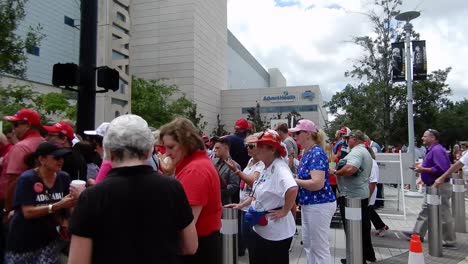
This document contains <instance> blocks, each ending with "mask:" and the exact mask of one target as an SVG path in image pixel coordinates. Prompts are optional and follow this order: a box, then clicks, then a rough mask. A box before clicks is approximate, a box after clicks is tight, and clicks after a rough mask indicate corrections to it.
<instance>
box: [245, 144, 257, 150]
mask: <svg viewBox="0 0 468 264" xmlns="http://www.w3.org/2000/svg"><path fill="white" fill-rule="evenodd" d="M245 147H246V148H248V149H253V148H255V147H256V145H255V144H247V145H245Z"/></svg>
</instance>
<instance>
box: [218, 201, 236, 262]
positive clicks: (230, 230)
mask: <svg viewBox="0 0 468 264" xmlns="http://www.w3.org/2000/svg"><path fill="white" fill-rule="evenodd" d="M237 233H238V232H237V209H234V208H225V207H223V218H222V219H221V234H222V240H223V263H222V264H237Z"/></svg>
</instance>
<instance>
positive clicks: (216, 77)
mask: <svg viewBox="0 0 468 264" xmlns="http://www.w3.org/2000/svg"><path fill="white" fill-rule="evenodd" d="M194 28H195V30H194V36H195V39H194V40H195V49H194V54H195V57H194V61H195V76H194V81H195V83H194V101H195V103H196V104H197V111H198V112H199V113H201V114H202V115H203V116H204V120H203V121H207V122H208V126H207V128H206V129H205V133H210V132H211V131H212V130H213V128H215V126H216V116H217V115H218V113H219V112H220V110H221V90H224V89H226V85H227V76H226V72H227V70H226V67H227V56H226V46H227V45H226V43H227V30H226V29H227V1H226V0H221V1H220V0H204V1H195V24H194Z"/></svg>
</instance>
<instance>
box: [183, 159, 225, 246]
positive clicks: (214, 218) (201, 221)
mask: <svg viewBox="0 0 468 264" xmlns="http://www.w3.org/2000/svg"><path fill="white" fill-rule="evenodd" d="M175 177H176V179H177V180H179V181H180V183H181V184H182V186H183V187H184V190H185V193H186V195H187V198H188V201H189V204H190V205H191V206H202V210H201V212H200V216H199V217H198V220H197V223H196V224H195V226H196V228H197V234H198V236H199V237H202V236H207V235H209V234H211V233H213V232H215V231H218V230H220V229H221V214H222V208H221V187H220V182H219V176H218V172H217V171H216V169H215V167H214V165H213V163H212V162H211V160H210V159H209V158H208V155H207V154H206V151H204V150H200V151H196V152H194V153H192V154H189V155H187V156H186V157H185V158H184V159H183V160H181V161H179V162H178V163H177V164H176V170H175Z"/></svg>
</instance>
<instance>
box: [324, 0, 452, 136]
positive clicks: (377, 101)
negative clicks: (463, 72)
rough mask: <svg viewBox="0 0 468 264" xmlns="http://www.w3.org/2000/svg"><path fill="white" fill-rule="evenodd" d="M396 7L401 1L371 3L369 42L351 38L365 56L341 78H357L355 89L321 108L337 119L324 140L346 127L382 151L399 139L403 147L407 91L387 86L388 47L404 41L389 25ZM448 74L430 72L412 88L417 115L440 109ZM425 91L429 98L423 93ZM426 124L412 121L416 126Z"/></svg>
mask: <svg viewBox="0 0 468 264" xmlns="http://www.w3.org/2000/svg"><path fill="white" fill-rule="evenodd" d="M401 3H402V1H401V0H376V1H375V2H374V4H375V9H374V10H373V11H370V12H369V13H366V14H364V15H366V16H367V17H368V18H369V21H370V22H371V24H372V26H373V34H372V35H373V36H361V37H354V38H353V42H354V43H355V44H357V45H359V46H361V47H362V48H363V51H364V55H363V56H362V57H360V58H359V59H357V60H356V61H355V63H354V65H353V67H352V69H351V70H349V71H347V72H345V76H346V77H351V78H356V79H357V80H359V84H358V85H355V86H353V85H350V84H348V85H347V86H346V87H345V88H344V89H343V90H342V91H340V92H338V93H336V94H335V95H333V97H332V99H331V101H330V102H328V103H327V104H326V105H325V106H326V107H328V108H329V111H330V112H331V113H332V114H335V115H336V116H337V118H336V119H335V120H334V121H332V122H331V127H332V128H333V129H330V130H329V136H334V131H332V130H334V129H335V128H337V127H340V126H347V127H350V128H351V129H361V130H363V131H364V132H366V133H367V134H368V135H369V136H370V137H371V138H372V139H374V140H376V141H377V142H380V143H383V144H384V145H388V144H389V143H392V144H395V143H402V139H404V140H403V143H404V142H407V124H405V123H404V122H405V121H404V120H405V118H404V115H405V113H407V112H406V111H407V107H406V105H407V103H406V85H405V84H401V83H392V81H391V42H392V41H399V40H401V39H402V38H404V34H403V33H402V32H403V31H402V29H401V24H400V23H397V24H395V23H394V22H395V19H394V17H395V16H396V15H398V14H399V13H400V11H399V10H398V8H399V6H400V5H401ZM412 37H413V38H414V39H418V38H419V35H418V34H417V33H415V32H413V33H412ZM449 72H450V69H446V70H442V71H440V70H439V71H435V72H433V73H432V75H431V76H432V77H431V78H429V79H428V80H427V81H422V82H415V83H414V91H415V92H414V98H415V113H416V115H420V116H425V114H424V113H423V112H424V111H426V110H427V109H432V108H434V107H437V106H440V105H441V104H443V101H444V97H445V96H446V95H447V94H449V93H450V89H449V88H448V86H447V85H446V84H445V80H446V74H448V73H449ZM444 74H445V78H443V77H444ZM429 90H430V92H429V93H431V94H430V95H431V96H427V95H428V93H425V92H424V91H429ZM432 95H434V96H432ZM426 119H427V118H424V119H421V120H419V119H417V118H416V119H415V124H416V126H418V125H422V124H421V123H420V122H423V121H424V120H426ZM338 122H339V125H335V123H338ZM332 133H333V134H332Z"/></svg>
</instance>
